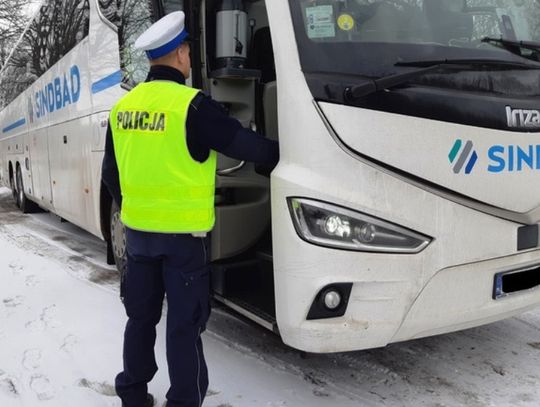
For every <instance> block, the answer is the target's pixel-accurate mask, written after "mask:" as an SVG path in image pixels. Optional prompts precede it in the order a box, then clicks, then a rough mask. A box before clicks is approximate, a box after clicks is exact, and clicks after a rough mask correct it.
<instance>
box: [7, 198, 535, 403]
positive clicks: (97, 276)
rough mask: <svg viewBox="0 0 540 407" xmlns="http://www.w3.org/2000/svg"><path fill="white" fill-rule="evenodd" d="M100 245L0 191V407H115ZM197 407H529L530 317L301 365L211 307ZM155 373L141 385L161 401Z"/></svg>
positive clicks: (114, 301) (110, 283)
mask: <svg viewBox="0 0 540 407" xmlns="http://www.w3.org/2000/svg"><path fill="white" fill-rule="evenodd" d="M104 250H105V245H104V244H103V243H102V242H101V241H99V240H98V239H96V238H94V237H92V236H90V235H89V234H87V233H85V232H83V231H81V230H80V229H78V228H76V227H75V226H73V225H71V224H68V223H61V222H60V220H59V219H58V218H56V217H55V216H52V215H50V214H46V213H40V214H34V215H22V214H20V213H19V212H18V211H17V209H16V208H15V206H14V204H13V203H12V200H11V196H10V191H8V190H6V189H1V188H0V406H1V407H18V406H29V407H34V406H51V407H52V406H54V407H64V406H66V407H67V406H77V407H94V406H96V407H97V406H110V407H113V406H114V407H120V401H119V399H117V398H116V397H115V396H114V389H113V387H112V383H113V379H114V376H115V375H116V373H117V372H118V371H119V370H120V368H121V341H122V333H123V328H124V324H125V315H124V310H123V307H122V305H121V303H120V301H119V299H118V293H117V286H118V278H117V274H116V272H115V270H114V269H113V268H112V267H110V266H107V265H106V264H105V263H104V257H105V256H104ZM203 338H204V339H203V341H204V346H205V351H206V355H207V359H208V364H209V371H210V388H209V392H208V396H207V399H206V402H205V406H207V407H258V406H261V407H278V406H279V407H303V406H309V407H319V406H343V407H349V406H415V407H416V406H433V407H436V406H440V407H442V406H452V407H453V406H467V407H468V406H530V407H533V406H534V407H537V406H539V405H540V309H537V310H534V311H531V312H528V313H526V314H523V315H521V316H519V317H516V318H511V319H508V320H505V321H501V322H498V323H495V324H491V325H487V326H484V327H479V328H475V329H470V330H467V331H463V332H458V333H454V334H448V335H442V336H437V337H432V338H426V339H421V340H416V341H411V342H405V343H400V344H393V345H390V346H388V347H386V348H384V349H375V350H369V351H361V352H352V353H342V354H333V355H304V354H302V353H300V352H297V351H295V350H293V349H291V348H288V347H287V346H285V345H283V343H282V342H281V341H280V340H279V338H278V337H277V336H275V335H274V334H272V333H270V332H267V331H265V330H263V329H262V328H260V327H258V326H256V325H254V324H252V323H250V322H248V321H245V320H243V319H241V318H240V317H238V316H236V315H234V314H233V313H231V312H229V311H228V310H227V309H225V308H222V307H219V306H218V307H216V308H215V309H214V311H213V314H212V317H211V319H210V322H209V326H208V330H207V332H206V333H205V334H204V335H203ZM156 354H157V356H158V364H159V366H160V371H159V372H158V374H157V375H156V377H155V379H154V381H153V382H152V384H151V386H150V390H151V391H152V392H153V393H154V394H155V395H156V397H157V399H158V401H159V403H158V404H157V405H158V406H160V407H161V405H162V404H163V402H164V394H165V392H166V390H167V380H168V379H167V375H166V364H165V359H164V355H165V350H164V325H163V324H160V326H159V330H158V345H157V349H156Z"/></svg>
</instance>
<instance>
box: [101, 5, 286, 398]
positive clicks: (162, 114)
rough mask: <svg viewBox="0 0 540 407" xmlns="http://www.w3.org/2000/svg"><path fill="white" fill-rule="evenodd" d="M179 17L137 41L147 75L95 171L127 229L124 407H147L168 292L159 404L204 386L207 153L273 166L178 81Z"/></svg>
mask: <svg viewBox="0 0 540 407" xmlns="http://www.w3.org/2000/svg"><path fill="white" fill-rule="evenodd" d="M184 19H185V16H184V13H183V12H181V11H179V12H175V13H172V14H169V15H167V16H165V17H164V18H162V19H161V20H159V21H158V22H156V23H155V24H154V25H152V26H151V27H150V28H149V29H148V30H146V31H145V32H144V33H143V34H142V35H141V36H140V37H139V38H138V39H137V41H136V43H135V47H136V48H138V49H141V50H144V51H145V52H146V55H147V57H148V58H149V60H150V65H151V68H150V72H149V74H148V77H147V79H146V82H144V83H142V84H139V85H138V86H136V87H135V88H134V89H133V90H132V91H130V92H129V93H128V94H126V95H125V96H124V97H123V98H122V99H120V101H119V102H118V103H117V104H116V105H115V106H114V107H113V109H112V111H111V114H110V120H109V128H108V131H107V141H106V147H105V157H104V160H103V168H102V174H103V175H102V177H103V183H104V184H105V185H106V186H107V188H108V190H109V191H110V193H111V195H112V196H113V198H114V199H115V200H116V201H117V202H119V203H121V219H122V222H123V223H124V224H125V225H126V228H127V262H128V263H127V276H126V281H125V298H124V305H125V308H126V312H127V315H128V317H129V319H128V322H127V326H126V330H125V335H124V353H123V360H124V368H123V371H122V372H121V373H120V374H118V376H117V377H116V383H115V384H116V391H117V393H118V395H119V397H120V398H121V399H122V405H123V406H125V407H146V406H152V405H153V403H154V400H153V397H152V396H151V395H150V394H148V393H147V391H148V390H147V389H148V387H147V384H148V382H150V380H151V379H152V377H153V376H154V374H155V373H156V372H157V365H156V361H155V356H154V344H155V339H156V330H155V326H156V324H157V323H158V322H159V320H160V318H161V311H162V303H163V298H164V295H165V294H167V302H168V315H167V362H168V367H169V377H170V388H169V391H168V392H167V406H168V407H200V406H201V405H202V402H203V400H204V397H205V394H206V390H207V388H208V373H207V368H206V363H205V359H204V355H203V348H202V342H201V333H202V332H203V331H204V329H205V324H206V322H207V319H208V317H209V314H210V306H209V273H208V262H209V257H208V256H209V254H208V253H209V252H208V245H207V238H206V237H205V236H206V233H207V232H210V231H211V230H212V227H213V225H214V193H215V171H216V151H219V152H221V153H223V154H226V155H227V156H229V157H232V158H236V159H240V160H247V161H254V162H257V163H259V164H261V165H263V166H265V167H267V168H270V169H271V168H273V167H274V166H275V165H276V164H277V161H278V159H279V153H278V146H277V143H276V142H274V141H271V140H268V139H266V138H264V137H262V136H260V135H258V134H257V133H254V132H252V131H250V130H247V129H244V128H243V127H242V125H241V124H240V123H239V122H238V121H236V120H234V119H232V118H229V117H228V116H227V114H226V113H225V112H224V110H223V109H222V108H221V106H220V105H219V104H217V103H216V102H214V101H213V100H212V99H211V98H210V97H208V96H205V95H204V94H203V93H201V92H199V91H198V90H196V89H192V88H190V87H187V86H185V79H186V78H187V77H188V76H189V72H190V68H191V60H190V56H189V44H188V43H187V42H186V41H185V40H186V37H187V32H186V30H185V28H184Z"/></svg>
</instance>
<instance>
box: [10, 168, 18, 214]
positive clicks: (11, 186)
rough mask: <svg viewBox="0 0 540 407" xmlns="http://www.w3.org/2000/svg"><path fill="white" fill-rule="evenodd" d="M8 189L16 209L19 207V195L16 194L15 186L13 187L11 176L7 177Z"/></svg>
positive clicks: (13, 182)
mask: <svg viewBox="0 0 540 407" xmlns="http://www.w3.org/2000/svg"><path fill="white" fill-rule="evenodd" d="M9 187H10V188H11V195H13V200H14V201H15V205H17V208H18V207H19V201H18V197H19V194H18V193H17V186H16V185H15V181H14V180H13V176H11V177H9Z"/></svg>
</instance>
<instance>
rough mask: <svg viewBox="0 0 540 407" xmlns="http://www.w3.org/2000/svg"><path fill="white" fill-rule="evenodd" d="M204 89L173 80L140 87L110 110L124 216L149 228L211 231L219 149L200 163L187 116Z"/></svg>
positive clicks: (139, 227) (135, 225) (140, 227)
mask: <svg viewBox="0 0 540 407" xmlns="http://www.w3.org/2000/svg"><path fill="white" fill-rule="evenodd" d="M198 92H199V91H198V90H196V89H192V88H189V87H187V86H184V85H180V84H178V83H175V82H171V81H152V82H146V83H142V84H140V85H137V86H136V87H135V88H134V89H133V90H132V91H131V92H129V93H128V94H126V95H125V96H124V97H123V98H122V99H120V101H119V102H118V103H117V104H116V105H115V106H114V108H113V109H112V111H111V114H110V124H111V129H112V133H113V143H114V153H115V155H116V161H117V163H118V172H119V175H120V188H121V191H122V208H121V220H122V222H123V223H124V224H125V225H126V226H127V227H129V228H132V229H135V230H142V231H148V232H161V233H193V232H207V231H210V230H211V229H212V227H213V226H214V221H215V211H214V194H215V176H216V152H215V151H211V152H210V156H209V157H208V159H207V160H206V161H205V162H203V163H199V162H198V161H195V160H194V159H193V158H192V157H191V155H190V153H189V150H188V147H187V141H186V120H187V114H188V109H189V105H190V103H191V101H192V100H193V98H194V97H195V96H196V95H197V93H198Z"/></svg>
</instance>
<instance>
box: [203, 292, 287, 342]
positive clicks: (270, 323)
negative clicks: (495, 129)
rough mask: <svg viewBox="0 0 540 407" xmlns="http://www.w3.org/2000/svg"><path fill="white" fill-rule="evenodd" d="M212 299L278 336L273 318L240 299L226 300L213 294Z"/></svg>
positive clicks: (226, 298)
mask: <svg viewBox="0 0 540 407" xmlns="http://www.w3.org/2000/svg"><path fill="white" fill-rule="evenodd" d="M214 299H216V300H217V301H219V302H221V303H223V304H225V305H226V306H227V307H229V308H230V309H232V310H234V311H235V312H237V313H238V314H240V315H242V316H243V317H245V318H248V319H250V320H251V321H253V322H255V323H257V324H259V325H260V326H262V327H263V328H266V329H268V330H269V331H272V332H274V333H276V334H278V335H279V329H278V326H277V323H276V318H275V316H272V315H270V314H268V313H266V312H264V311H263V310H261V309H260V308H258V307H256V306H253V305H252V304H250V303H249V302H246V301H244V300H242V299H241V298H228V297H223V296H221V295H219V294H216V293H214Z"/></svg>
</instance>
